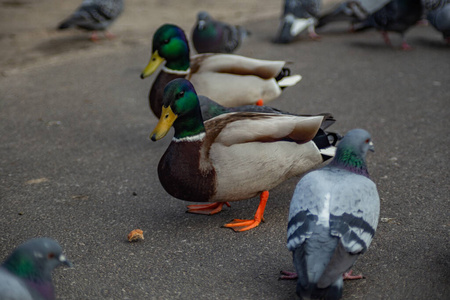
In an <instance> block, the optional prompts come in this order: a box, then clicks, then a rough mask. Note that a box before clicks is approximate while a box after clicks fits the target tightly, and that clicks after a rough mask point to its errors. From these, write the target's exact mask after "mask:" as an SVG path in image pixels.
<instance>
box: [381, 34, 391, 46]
mask: <svg viewBox="0 0 450 300" xmlns="http://www.w3.org/2000/svg"><path fill="white" fill-rule="evenodd" d="M381 35H382V36H383V40H384V43H385V44H386V45H388V46H392V43H391V39H390V38H389V35H388V33H387V31H382V32H381Z"/></svg>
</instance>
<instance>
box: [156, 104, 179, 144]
mask: <svg viewBox="0 0 450 300" xmlns="http://www.w3.org/2000/svg"><path fill="white" fill-rule="evenodd" d="M177 117H178V115H176V114H175V113H174V112H173V111H172V108H170V106H169V107H164V106H163V108H162V112H161V118H159V122H158V124H156V127H155V129H153V131H152V133H151V134H150V139H151V140H152V141H154V142H155V141H157V140H160V139H162V138H163V137H165V136H166V134H167V133H168V132H169V130H170V127H172V124H173V122H175V120H176V119H177Z"/></svg>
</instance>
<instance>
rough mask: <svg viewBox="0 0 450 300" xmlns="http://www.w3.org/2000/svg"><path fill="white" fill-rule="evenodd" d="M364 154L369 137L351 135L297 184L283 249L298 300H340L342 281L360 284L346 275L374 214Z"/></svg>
mask: <svg viewBox="0 0 450 300" xmlns="http://www.w3.org/2000/svg"><path fill="white" fill-rule="evenodd" d="M367 151H373V144H372V138H371V136H370V134H369V133H368V132H367V131H365V130H363V129H354V130H351V131H349V132H348V133H347V134H346V135H345V136H344V138H343V139H342V141H341V142H340V143H339V144H338V146H337V150H336V155H335V157H334V158H333V160H332V161H331V162H330V164H328V165H327V166H325V167H323V168H321V169H318V170H315V171H312V172H310V173H308V174H306V175H305V176H304V177H303V178H302V179H301V180H300V181H299V183H298V184H297V187H296V189H295V192H294V195H293V197H292V200H291V205H290V210H289V222H288V230H287V237H288V238H287V247H288V249H289V250H290V251H292V253H293V262H294V266H295V269H296V271H297V294H298V296H299V297H300V298H301V299H340V298H341V296H342V290H343V279H359V278H362V276H361V275H360V276H352V275H351V271H350V269H351V267H352V266H353V264H354V263H355V262H356V260H357V258H358V256H359V255H360V254H363V253H364V252H366V251H367V249H368V248H369V245H370V243H371V241H372V238H373V236H374V234H375V230H376V228H377V225H378V218H379V214H380V198H379V196H378V192H377V188H376V185H375V183H374V182H373V181H372V180H370V178H369V172H368V171H367V165H366V154H367ZM292 274H293V273H290V274H289V275H292ZM290 278H293V276H292V277H290Z"/></svg>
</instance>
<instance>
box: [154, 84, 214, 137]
mask: <svg viewBox="0 0 450 300" xmlns="http://www.w3.org/2000/svg"><path fill="white" fill-rule="evenodd" d="M171 126H173V127H174V129H175V135H174V136H175V138H183V137H187V136H193V135H196V134H199V133H201V132H204V130H205V127H204V125H203V119H202V113H201V109H200V104H199V102H198V96H197V93H196V92H195V89H194V86H193V85H192V84H191V83H190V81H189V80H186V79H183V78H178V79H175V80H172V81H171V82H169V83H168V84H167V85H166V87H165V88H164V99H163V107H162V113H161V118H160V119H159V122H158V124H157V125H156V127H155V129H154V130H153V132H152V134H151V139H152V140H153V141H156V140H159V139H161V138H163V137H164V136H165V135H166V134H167V132H168V131H169V129H170V127H171Z"/></svg>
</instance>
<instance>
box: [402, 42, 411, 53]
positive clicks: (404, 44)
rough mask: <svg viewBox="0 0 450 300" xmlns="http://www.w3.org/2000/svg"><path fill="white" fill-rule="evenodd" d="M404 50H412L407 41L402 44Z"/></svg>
mask: <svg viewBox="0 0 450 300" xmlns="http://www.w3.org/2000/svg"><path fill="white" fill-rule="evenodd" d="M402 50H404V51H409V50H412V47H411V46H410V45H409V44H408V43H407V42H405V41H403V42H402Z"/></svg>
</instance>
